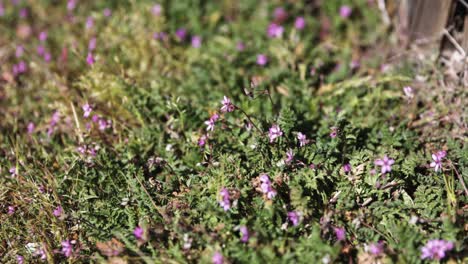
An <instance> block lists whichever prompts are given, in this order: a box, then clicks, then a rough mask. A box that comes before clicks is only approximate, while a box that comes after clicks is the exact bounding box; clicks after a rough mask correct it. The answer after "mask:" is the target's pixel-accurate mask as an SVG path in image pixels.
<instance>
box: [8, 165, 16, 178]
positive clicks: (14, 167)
mask: <svg viewBox="0 0 468 264" xmlns="http://www.w3.org/2000/svg"><path fill="white" fill-rule="evenodd" d="M9 172H10V175H11V177H12V178H13V177H16V176H18V172H17V171H16V166H13V167H11V168H10V170H9Z"/></svg>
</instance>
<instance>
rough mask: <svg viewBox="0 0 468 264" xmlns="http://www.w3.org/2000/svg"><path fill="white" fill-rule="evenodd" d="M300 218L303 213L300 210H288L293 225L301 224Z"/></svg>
mask: <svg viewBox="0 0 468 264" xmlns="http://www.w3.org/2000/svg"><path fill="white" fill-rule="evenodd" d="M300 218H301V214H300V213H299V212H296V211H291V212H288V219H289V221H291V223H292V224H293V226H298V225H299V221H300Z"/></svg>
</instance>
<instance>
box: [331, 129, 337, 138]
mask: <svg viewBox="0 0 468 264" xmlns="http://www.w3.org/2000/svg"><path fill="white" fill-rule="evenodd" d="M337 135H338V128H337V127H332V128H331V132H330V137H331V138H336V136H337Z"/></svg>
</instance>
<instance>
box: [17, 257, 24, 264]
mask: <svg viewBox="0 0 468 264" xmlns="http://www.w3.org/2000/svg"><path fill="white" fill-rule="evenodd" d="M16 261H17V262H18V264H23V263H24V257H23V256H21V255H16Z"/></svg>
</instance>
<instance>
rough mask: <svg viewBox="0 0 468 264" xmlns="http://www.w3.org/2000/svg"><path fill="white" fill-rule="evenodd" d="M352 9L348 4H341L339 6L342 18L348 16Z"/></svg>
mask: <svg viewBox="0 0 468 264" xmlns="http://www.w3.org/2000/svg"><path fill="white" fill-rule="evenodd" d="M352 11H353V10H352V9H351V7H350V6H347V5H343V6H341V7H340V16H341V17H342V18H348V17H349V16H350V15H351V12H352Z"/></svg>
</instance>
